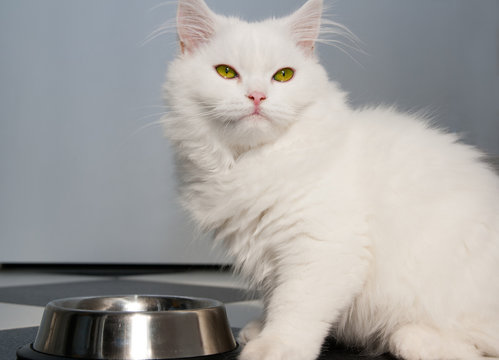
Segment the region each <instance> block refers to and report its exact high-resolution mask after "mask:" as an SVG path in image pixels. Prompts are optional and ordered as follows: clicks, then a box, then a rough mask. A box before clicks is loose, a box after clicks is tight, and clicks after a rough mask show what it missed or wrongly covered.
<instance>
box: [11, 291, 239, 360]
mask: <svg viewBox="0 0 499 360" xmlns="http://www.w3.org/2000/svg"><path fill="white" fill-rule="evenodd" d="M235 352H237V344H236V342H235V341H234V337H233V335H232V331H231V329H230V327H229V323H228V320H227V314H226V312H225V306H224V305H223V304H222V303H221V302H219V301H216V300H211V299H199V298H187V297H172V296H142V295H133V296H110V297H109V296H103V297H84V298H69V299H60V300H55V301H52V302H50V303H49V304H47V306H46V307H45V312H44V314H43V318H42V322H41V325H40V328H39V330H38V334H37V336H36V340H35V342H34V343H33V344H32V345H26V346H25V347H23V348H21V349H19V351H18V354H17V355H18V359H30V360H45V359H47V360H49V359H53V358H54V359H55V358H57V359H61V357H62V359H64V358H69V359H120V360H128V359H129V360H132V359H134V360H135V359H181V358H192V357H199V358H202V357H207V358H210V359H211V358H213V359H215V358H217V359H231V358H235V357H236V356H235V355H230V354H233V353H235Z"/></svg>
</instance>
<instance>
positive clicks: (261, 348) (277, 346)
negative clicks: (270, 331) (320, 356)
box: [239, 336, 317, 360]
mask: <svg viewBox="0 0 499 360" xmlns="http://www.w3.org/2000/svg"><path fill="white" fill-rule="evenodd" d="M300 345H303V344H300ZM308 350H311V349H307V346H300V347H297V344H286V343H285V342H283V341H282V339H281V338H280V337H278V336H265V337H258V338H256V339H254V340H252V341H250V342H248V344H247V345H246V346H245V347H244V349H243V351H242V352H241V355H240V357H239V360H314V359H315V358H316V356H317V354H315V353H314V351H308Z"/></svg>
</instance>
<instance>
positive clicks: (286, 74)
mask: <svg viewBox="0 0 499 360" xmlns="http://www.w3.org/2000/svg"><path fill="white" fill-rule="evenodd" d="M294 75H295V72H294V70H293V69H290V68H283V69H281V70H279V71H278V72H276V73H275V74H274V77H273V79H274V80H275V81H279V82H286V81H289V80H291V79H292V78H293V76H294Z"/></svg>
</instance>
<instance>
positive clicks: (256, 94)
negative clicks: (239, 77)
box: [248, 91, 267, 106]
mask: <svg viewBox="0 0 499 360" xmlns="http://www.w3.org/2000/svg"><path fill="white" fill-rule="evenodd" d="M266 98H267V97H266V96H265V94H264V93H262V92H260V91H253V92H252V93H250V94H249V95H248V99H250V100H252V101H253V102H254V103H255V106H258V105H260V103H261V102H262V101H263V100H265V99H266Z"/></svg>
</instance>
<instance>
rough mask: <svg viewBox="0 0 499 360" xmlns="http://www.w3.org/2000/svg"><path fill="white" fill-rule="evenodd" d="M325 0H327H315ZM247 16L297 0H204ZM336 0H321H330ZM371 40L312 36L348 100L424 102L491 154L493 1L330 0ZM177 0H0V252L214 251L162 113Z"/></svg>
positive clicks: (497, 142)
mask: <svg viewBox="0 0 499 360" xmlns="http://www.w3.org/2000/svg"><path fill="white" fill-rule="evenodd" d="M326 1H327V0H326ZM207 3H208V4H209V5H210V6H212V7H213V8H214V9H215V10H216V11H218V12H222V13H226V14H235V15H241V16H242V17H244V18H247V19H250V20H256V19H261V18H264V17H268V16H271V15H276V16H279V15H284V14H288V13H290V12H291V11H292V10H294V9H296V8H297V7H298V6H299V5H301V4H302V1H301V0H286V1H284V0H281V1H279V0H265V1H264V0H252V1H234V0H211V1H210V0H208V1H207ZM329 3H331V1H329ZM331 13H332V14H333V17H332V18H333V20H336V21H338V22H341V23H343V24H345V25H347V26H348V27H349V28H350V30H352V31H353V32H354V33H355V34H356V35H357V36H358V37H359V38H360V39H361V40H362V42H363V45H362V48H363V50H364V51H365V53H366V54H363V53H360V52H356V51H349V53H350V55H351V57H353V58H354V59H355V60H353V59H352V58H351V57H350V56H347V55H345V54H344V53H343V52H342V51H339V50H338V49H335V48H333V47H325V46H320V47H319V49H320V57H321V60H322V62H323V63H324V64H325V65H326V67H327V68H328V71H329V73H330V76H331V78H332V79H335V80H338V81H339V82H340V83H341V84H342V87H343V88H344V89H345V90H347V91H349V92H350V93H351V102H352V104H353V105H354V106H365V105H375V104H380V103H383V104H387V105H395V106H397V107H398V108H400V109H402V110H410V111H415V110H421V109H423V110H429V111H430V112H431V113H433V114H434V115H436V116H437V123H438V124H439V125H441V126H443V127H447V128H449V129H450V130H452V131H456V132H460V133H463V135H464V138H465V140H466V141H467V142H469V143H471V144H474V145H477V146H479V147H480V148H482V149H483V150H484V151H486V152H488V153H491V154H499V60H498V53H499V49H498V47H499V40H498V38H499V2H498V1H497V0H480V1H471V0H418V1H402V0H336V1H335V2H334V6H333V8H332V11H331ZM174 14H175V4H174V2H172V1H166V2H165V1H153V0H150V1H147V0H71V1H68V0H43V1H40V0H5V1H1V2H0V262H84V263H88V262H105V263H124V262H127V263H211V262H219V261H225V260H224V259H223V258H222V257H220V256H219V254H218V253H217V252H215V253H210V252H209V250H208V249H209V246H208V244H207V243H206V242H204V241H201V242H193V241H192V240H193V239H194V238H196V237H197V236H196V235H195V234H193V232H192V230H191V227H190V226H189V224H188V221H187V220H186V217H185V216H184V214H182V212H181V211H180V210H179V209H178V206H177V204H176V202H175V196H176V195H175V190H174V178H173V166H172V160H171V151H170V149H169V147H168V144H167V142H166V141H165V140H164V139H163V138H162V130H161V128H160V127H159V126H158V125H153V126H149V125H150V124H152V123H154V122H155V121H157V120H158V119H159V117H160V115H159V113H161V112H162V111H164V109H163V108H162V107H161V105H162V101H161V93H160V88H161V83H162V81H163V78H164V72H165V68H166V64H167V62H168V61H169V60H171V59H172V58H173V57H174V56H175V53H176V51H177V45H176V39H175V35H174V34H173V33H170V34H166V35H163V36H161V37H158V38H156V39H154V40H152V41H150V42H148V43H146V44H142V43H143V41H144V40H145V39H146V38H147V36H148V35H149V34H151V33H152V32H153V31H154V30H155V29H156V28H158V26H160V25H161V24H162V23H163V22H164V21H166V20H168V19H172V18H173V17H174Z"/></svg>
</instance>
